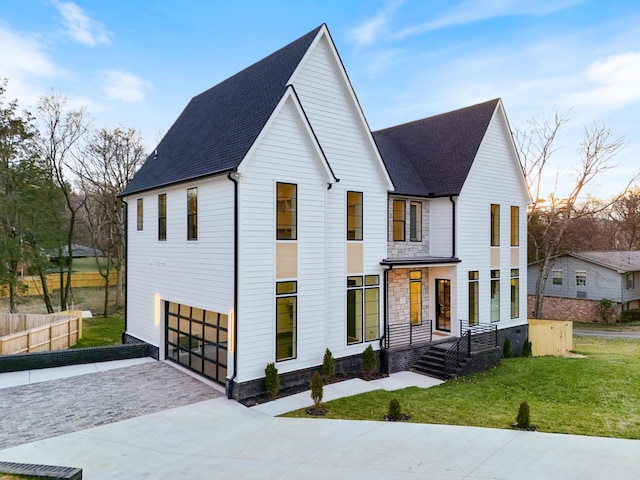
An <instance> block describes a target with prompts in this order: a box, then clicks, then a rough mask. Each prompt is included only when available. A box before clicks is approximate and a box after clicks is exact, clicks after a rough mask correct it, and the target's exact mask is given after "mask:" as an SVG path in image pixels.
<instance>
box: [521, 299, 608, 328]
mask: <svg viewBox="0 0 640 480" xmlns="http://www.w3.org/2000/svg"><path fill="white" fill-rule="evenodd" d="M599 303H600V302H599V301H597V300H586V299H584V298H563V297H544V301H543V302H542V318H543V319H545V320H569V321H578V322H593V321H594V320H598V313H597V306H598V304H599ZM534 305H535V296H534V295H528V296H527V311H528V313H529V315H531V316H533V315H532V313H533V307H534ZM619 314H620V305H619V304H616V316H618V315H619Z"/></svg>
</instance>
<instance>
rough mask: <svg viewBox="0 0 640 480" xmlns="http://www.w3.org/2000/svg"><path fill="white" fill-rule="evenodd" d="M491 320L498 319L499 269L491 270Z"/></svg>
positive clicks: (497, 320)
mask: <svg viewBox="0 0 640 480" xmlns="http://www.w3.org/2000/svg"><path fill="white" fill-rule="evenodd" d="M491 321H492V322H499V321H500V270H491Z"/></svg>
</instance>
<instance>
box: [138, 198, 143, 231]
mask: <svg viewBox="0 0 640 480" xmlns="http://www.w3.org/2000/svg"><path fill="white" fill-rule="evenodd" d="M136 205H137V209H138V211H137V212H136V216H137V224H136V228H137V229H138V231H140V230H142V228H143V227H144V211H143V208H144V201H143V199H142V198H139V199H138V200H137V201H136Z"/></svg>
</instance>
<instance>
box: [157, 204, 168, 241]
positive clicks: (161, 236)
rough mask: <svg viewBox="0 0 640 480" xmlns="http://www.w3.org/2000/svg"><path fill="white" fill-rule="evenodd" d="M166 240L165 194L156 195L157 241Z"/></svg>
mask: <svg viewBox="0 0 640 480" xmlns="http://www.w3.org/2000/svg"><path fill="white" fill-rule="evenodd" d="M166 239H167V194H166V193H161V194H160V195H158V240H166Z"/></svg>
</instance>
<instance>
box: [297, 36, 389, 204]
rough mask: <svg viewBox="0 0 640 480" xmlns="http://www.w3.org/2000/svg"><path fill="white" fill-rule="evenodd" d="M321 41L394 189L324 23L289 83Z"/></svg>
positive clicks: (386, 178)
mask: <svg viewBox="0 0 640 480" xmlns="http://www.w3.org/2000/svg"><path fill="white" fill-rule="evenodd" d="M321 41H326V42H327V44H328V45H329V50H330V51H331V53H332V57H333V59H334V61H335V64H336V65H337V67H338V70H339V71H340V74H341V76H342V80H343V82H344V84H345V86H346V90H347V92H348V93H349V97H350V98H351V101H352V103H353V105H354V108H355V110H356V112H357V114H358V118H359V119H360V122H361V125H362V128H363V132H365V134H366V136H367V141H368V143H369V145H370V147H371V149H370V150H371V154H372V155H373V156H374V157H375V159H376V162H377V164H378V167H379V169H380V172H381V174H382V176H383V177H384V179H385V182H386V183H387V190H389V191H393V190H395V186H394V185H393V181H392V180H391V177H390V176H389V172H387V167H386V166H385V164H384V162H383V161H382V156H381V155H380V152H379V151H378V146H377V145H376V143H375V141H374V140H373V134H372V133H371V129H370V128H369V123H368V122H367V119H366V118H365V116H364V113H363V111H362V108H361V107H360V102H359V101H358V97H357V96H356V93H355V90H354V89H353V86H352V85H351V81H350V80H349V76H348V75H347V71H346V69H345V68H344V64H343V63H342V59H341V58H340V55H339V54H338V50H337V48H336V46H335V43H333V39H332V38H331V34H330V33H329V29H328V28H327V25H326V24H323V25H322V28H321V29H320V30H319V31H318V34H317V35H316V38H315V39H314V40H313V42H311V45H310V46H309V49H308V50H307V52H306V53H305V54H304V56H303V57H302V60H301V61H300V63H299V64H298V66H297V67H296V69H295V70H294V72H293V74H292V75H291V78H290V79H289V84H295V80H296V77H297V76H298V73H299V72H300V70H301V69H302V68H303V67H304V65H305V63H306V62H307V59H308V58H309V57H310V56H311V54H312V52H313V50H314V48H316V47H317V45H318V44H319V43H320V42H321Z"/></svg>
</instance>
